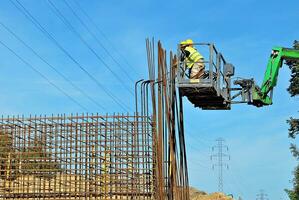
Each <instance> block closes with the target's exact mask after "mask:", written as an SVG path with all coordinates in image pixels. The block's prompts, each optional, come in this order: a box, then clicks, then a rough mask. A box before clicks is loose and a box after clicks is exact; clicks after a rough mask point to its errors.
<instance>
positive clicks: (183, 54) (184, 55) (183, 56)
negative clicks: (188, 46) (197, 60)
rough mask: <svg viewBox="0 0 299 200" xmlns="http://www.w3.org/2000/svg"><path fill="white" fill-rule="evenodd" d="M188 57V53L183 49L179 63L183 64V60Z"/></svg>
mask: <svg viewBox="0 0 299 200" xmlns="http://www.w3.org/2000/svg"><path fill="white" fill-rule="evenodd" d="M189 55H190V52H189V51H187V50H185V49H183V50H181V58H180V60H181V62H183V61H184V60H185V58H188V57H189Z"/></svg>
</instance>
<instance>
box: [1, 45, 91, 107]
mask: <svg viewBox="0 0 299 200" xmlns="http://www.w3.org/2000/svg"><path fill="white" fill-rule="evenodd" d="M0 44H1V45H2V46H4V47H5V48H6V49H8V50H9V51H10V52H11V53H12V54H14V55H15V56H16V57H17V58H19V59H20V60H21V61H22V62H23V63H24V64H25V65H26V66H28V67H30V68H31V69H32V70H33V71H35V72H36V73H37V74H39V75H40V76H41V77H43V78H44V79H45V80H46V81H47V82H48V83H49V84H50V85H52V86H53V87H55V88H56V89H57V90H59V91H60V92H61V93H63V94H64V95H65V96H67V97H68V98H69V99H70V100H71V101H73V102H74V103H75V104H77V105H78V106H79V107H80V108H82V109H83V110H85V111H87V110H88V109H87V108H86V107H84V106H83V105H82V104H80V103H79V102H78V101H77V100H75V99H74V98H73V97H71V96H70V95H69V94H67V93H66V92H65V91H64V90H63V89H61V88H60V87H58V86H57V85H56V84H55V83H53V82H52V81H50V80H49V79H48V78H47V77H46V76H45V75H44V74H43V73H41V72H40V71H39V70H38V69H36V68H35V67H34V66H33V65H31V64H30V63H28V62H27V61H26V60H24V59H23V58H22V57H21V56H20V55H18V54H17V53H16V52H15V51H14V50H13V49H11V48H10V47H8V46H7V45H6V44H5V43H4V42H2V41H1V40H0Z"/></svg>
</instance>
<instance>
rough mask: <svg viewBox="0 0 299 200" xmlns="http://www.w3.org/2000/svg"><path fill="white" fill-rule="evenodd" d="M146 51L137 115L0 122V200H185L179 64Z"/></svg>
mask: <svg viewBox="0 0 299 200" xmlns="http://www.w3.org/2000/svg"><path fill="white" fill-rule="evenodd" d="M146 47H147V58H148V69H149V79H148V80H143V79H142V80H139V81H137V82H136V83H135V103H136V111H135V113H134V115H131V116H130V115H128V114H126V115H124V114H114V115H104V116H101V115H98V114H94V115H92V114H83V115H70V116H66V115H58V116H30V117H28V118H25V117H23V116H13V117H7V118H4V117H2V118H1V119H0V199H11V200H12V199H22V200H31V199H32V200H33V199H47V200H54V199H55V200H62V199H63V200H72V199H80V200H81V199H82V200H83V199H90V200H93V199H104V200H109V199H133V200H134V199H136V200H137V199H138V200H139V199H155V200H189V180H188V167H187V156H186V144H185V136H184V117H183V103H182V95H181V94H180V92H179V91H178V90H177V88H176V81H175V80H176V74H177V70H178V66H177V63H178V62H177V57H176V56H175V55H174V54H173V53H172V52H170V54H169V59H167V57H168V55H167V53H166V50H165V49H164V48H163V47H162V44H161V42H158V45H157V47H158V48H157V50H155V45H154V40H152V41H150V40H149V39H147V40H146ZM155 55H157V58H156V56H155ZM167 62H168V64H167ZM155 63H157V64H155ZM138 103H140V104H138Z"/></svg>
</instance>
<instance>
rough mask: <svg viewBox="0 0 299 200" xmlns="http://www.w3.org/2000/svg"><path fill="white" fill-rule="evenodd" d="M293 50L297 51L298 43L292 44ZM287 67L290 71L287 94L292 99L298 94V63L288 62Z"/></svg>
mask: <svg viewBox="0 0 299 200" xmlns="http://www.w3.org/2000/svg"><path fill="white" fill-rule="evenodd" d="M294 48H295V49H299V41H295V42H294ZM287 65H288V66H289V68H290V70H291V79H290V86H289V87H288V92H289V93H290V94H291V96H292V97H293V96H296V95H298V94H299V62H298V61H288V62H287Z"/></svg>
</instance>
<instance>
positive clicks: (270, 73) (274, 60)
mask: <svg viewBox="0 0 299 200" xmlns="http://www.w3.org/2000/svg"><path fill="white" fill-rule="evenodd" d="M284 60H298V61H299V50H295V49H289V48H282V47H275V48H273V49H272V54H271V56H270V59H269V61H268V65H267V69H266V72H265V76H264V80H263V83H262V86H261V87H260V88H259V87H257V86H255V87H254V88H253V91H252V100H253V104H254V105H255V106H258V107H260V106H263V105H271V104H272V91H273V88H274V87H275V86H276V84H277V77H278V72H279V68H281V66H282V64H283V61H284ZM269 93H270V96H269Z"/></svg>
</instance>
